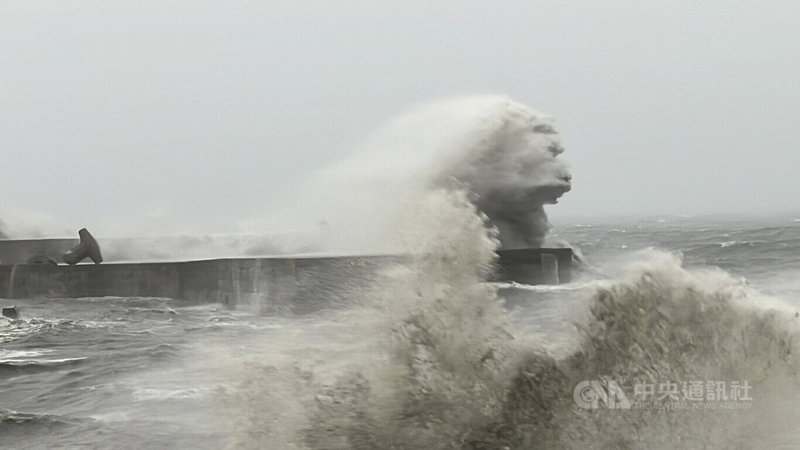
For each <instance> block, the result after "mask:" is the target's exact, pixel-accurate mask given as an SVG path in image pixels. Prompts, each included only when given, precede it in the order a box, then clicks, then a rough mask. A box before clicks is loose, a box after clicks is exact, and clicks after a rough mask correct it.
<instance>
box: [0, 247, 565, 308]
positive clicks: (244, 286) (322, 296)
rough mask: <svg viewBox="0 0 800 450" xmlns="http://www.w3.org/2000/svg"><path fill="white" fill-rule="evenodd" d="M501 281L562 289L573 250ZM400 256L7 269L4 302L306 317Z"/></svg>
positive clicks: (534, 257) (509, 269) (522, 255)
mask: <svg viewBox="0 0 800 450" xmlns="http://www.w3.org/2000/svg"><path fill="white" fill-rule="evenodd" d="M499 256H500V257H499V259H498V265H499V268H498V279H500V280H507V281H517V282H522V283H528V284H555V283H559V282H562V283H563V282H567V281H569V279H570V271H571V261H572V252H571V250H570V249H526V250H508V251H501V252H499ZM401 259H402V257H399V256H342V257H271V258H231V259H211V260H201V261H186V262H151V263H103V264H78V265H74V266H67V265H52V264H2V265H0V297H4V298H7V299H15V298H78V297H106V296H115V297H165V298H172V299H177V300H181V301H184V302H188V303H192V304H203V303H217V302H219V303H222V304H224V305H226V306H228V307H231V308H237V307H247V308H252V309H256V310H258V311H260V312H264V313H269V312H272V311H274V312H292V313H301V314H302V313H306V312H311V311H314V310H317V309H320V308H324V307H335V306H336V305H337V304H339V303H349V302H352V301H353V298H354V297H356V296H354V295H353V293H354V292H355V291H356V290H357V289H359V288H360V287H363V286H365V285H367V284H368V282H369V280H370V279H372V277H374V275H375V273H376V271H377V270H378V269H379V268H380V267H383V266H385V265H386V264H388V263H391V262H393V261H395V262H396V261H398V260H401Z"/></svg>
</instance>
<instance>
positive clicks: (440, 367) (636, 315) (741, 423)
mask: <svg viewBox="0 0 800 450" xmlns="http://www.w3.org/2000/svg"><path fill="white" fill-rule="evenodd" d="M421 205H423V206H421V207H420V209H419V210H418V212H420V214H419V218H420V219H419V220H417V221H416V224H417V225H418V227H417V228H416V229H415V230H414V233H413V235H414V236H415V239H414V240H412V242H413V244H410V248H411V250H412V251H411V257H410V259H409V260H408V261H407V262H405V263H403V264H398V265H396V266H394V267H392V268H390V269H388V270H387V271H386V272H385V273H384V274H383V276H382V278H381V279H380V280H379V281H378V282H376V284H375V285H374V286H373V287H372V288H370V289H367V290H366V291H365V292H364V293H362V294H361V295H363V296H364V298H365V302H364V307H363V309H362V310H361V311H360V312H355V311H350V312H349V313H348V314H344V315H342V316H341V317H340V319H339V320H352V323H351V326H352V329H353V333H356V334H358V333H364V335H365V336H369V335H370V333H372V334H373V339H374V341H375V345H373V346H370V347H369V349H368V351H364V352H363V353H360V354H359V355H358V357H357V358H356V361H355V362H354V363H353V364H352V365H351V367H350V368H346V369H345V368H342V369H341V371H340V372H339V373H338V375H337V374H331V373H326V374H318V373H316V371H315V368H314V367H313V366H314V364H309V363H308V362H303V361H301V360H297V361H293V362H291V363H289V364H287V365H286V366H285V367H280V366H277V365H272V366H271V367H270V368H268V369H267V368H262V369H261V370H260V371H251V372H248V374H249V375H248V376H249V378H248V381H247V382H246V386H247V387H246V398H247V400H246V402H247V404H248V405H250V406H249V407H247V408H241V409H239V410H238V412H239V414H240V424H241V425H240V429H239V430H238V432H237V433H236V437H235V439H236V441H235V444H236V446H242V447H247V446H253V447H256V446H258V445H265V444H266V443H274V442H277V441H274V440H273V439H274V438H276V437H280V439H281V441H280V442H281V443H283V442H291V443H292V445H293V446H295V447H297V448H504V447H507V448H643V447H644V448H674V447H676V446H678V447H684V448H724V447H731V446H733V447H736V446H738V447H739V448H742V447H743V448H748V447H754V446H758V447H760V446H762V445H763V444H764V443H767V444H769V445H791V444H793V443H796V442H800V435H798V432H797V431H796V430H797V427H796V426H795V425H794V424H793V423H792V420H791V417H793V416H794V415H795V414H796V413H797V412H798V409H800V408H798V406H797V399H798V395H797V392H800V391H798V388H800V361H799V360H798V358H797V355H798V350H800V349H798V348H797V342H798V341H797V339H798V326H797V320H798V319H797V318H796V317H795V314H794V311H793V310H791V309H790V308H788V307H786V306H785V305H783V303H781V302H780V301H778V300H775V299H770V298H767V297H765V296H763V295H761V294H759V293H758V292H756V291H754V290H752V289H751V288H749V287H748V286H747V284H746V283H745V282H743V280H741V279H737V278H734V277H731V276H730V275H728V274H726V273H724V272H722V271H721V270H713V269H693V270H687V269H685V268H683V267H682V262H681V260H680V258H679V257H678V256H677V255H674V254H668V253H664V252H659V251H650V252H647V253H644V254H641V255H639V256H637V258H636V259H637V262H635V263H632V264H630V265H629V267H628V268H627V270H626V271H625V273H624V274H623V275H620V277H619V278H618V279H615V280H606V281H601V282H599V283H595V284H592V285H591V286H590V287H589V288H587V289H585V291H584V295H585V296H586V299H585V300H586V302H585V303H579V304H580V305H588V308H587V311H586V317H587V318H586V320H584V321H582V322H580V323H577V324H576V325H577V327H576V333H577V335H576V339H575V341H576V342H577V343H576V344H575V346H574V348H569V349H566V350H565V351H562V352H559V353H553V354H548V353H547V351H546V350H545V348H546V347H547V346H546V345H545V344H546V342H537V341H536V339H541V337H540V336H537V337H536V338H534V339H532V338H531V336H528V335H526V333H525V332H524V331H522V330H519V329H515V327H514V326H513V325H511V323H510V320H509V317H508V316H507V314H506V313H505V312H504V310H503V309H502V307H501V304H500V300H499V299H498V297H497V294H496V292H495V290H494V288H493V287H492V286H491V285H490V284H487V283H485V280H486V277H487V275H488V274H489V273H490V272H491V267H492V264H493V261H494V259H493V258H494V256H493V250H494V248H495V245H496V240H495V239H494V236H495V235H494V233H495V231H493V230H492V229H491V228H488V229H487V228H486V227H485V224H484V220H483V219H482V217H481V216H480V215H479V214H478V213H477V211H476V210H475V209H474V207H473V206H472V205H471V204H470V203H468V202H467V196H466V194H464V193H463V192H452V191H451V192H446V191H442V192H436V193H433V194H431V196H429V197H426V198H425V199H423V201H422V203H421ZM423 211H424V213H423ZM370 299H371V300H370ZM368 301H371V302H372V305H371V306H369V305H368ZM531 301H535V298H532V299H531ZM365 329H368V330H369V332H365V331H364V330H365ZM590 380H601V381H604V382H607V381H614V382H615V383H618V384H619V386H620V388H621V390H622V391H623V392H624V393H626V394H627V396H628V397H629V399H630V400H631V403H632V404H630V405H629V408H625V409H607V408H605V407H603V405H602V404H601V405H600V407H599V408H597V409H584V408H582V407H580V406H579V405H578V404H577V403H576V400H575V397H574V389H575V388H576V386H578V385H579V384H580V383H583V382H586V381H590ZM697 380H700V381H703V382H704V383H705V382H707V381H715V382H716V381H723V382H726V383H729V384H730V383H732V382H734V381H736V382H741V383H744V382H747V383H749V385H750V386H751V387H752V390H751V391H750V392H749V395H750V397H751V399H750V400H748V401H749V402H750V404H749V405H748V408H746V409H745V408H740V409H736V408H728V407H725V406H724V404H723V406H719V407H718V405H715V404H714V402H707V401H704V402H703V404H704V405H706V406H705V407H704V409H698V408H694V407H691V408H655V407H654V408H643V407H642V406H641V404H637V403H636V402H635V396H634V393H635V391H634V389H635V385H636V384H651V385H653V386H656V387H658V386H660V385H661V384H666V383H673V384H675V385H677V386H683V383H684V382H687V383H688V382H693V381H697ZM679 392H680V391H679ZM656 394H658V391H656ZM273 398H277V399H278V400H277V401H276V400H273ZM651 400H655V399H652V398H651ZM287 402H288V403H287ZM709 404H710V405H711V406H708V405H709ZM254 405H255V406H254ZM245 424H247V425H245ZM276 424H280V426H277V425H276ZM278 429H279V430H280V432H277V431H275V430H278ZM287 430H291V431H290V432H289V431H287ZM274 433H277V434H274ZM281 445H283V444H281Z"/></svg>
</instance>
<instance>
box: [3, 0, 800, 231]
mask: <svg viewBox="0 0 800 450" xmlns="http://www.w3.org/2000/svg"><path fill="white" fill-rule="evenodd" d="M0 58H1V59H0V61H2V62H0V156H2V160H1V161H2V162H0V168H2V170H1V171H0V219H3V220H5V221H6V222H10V221H13V220H21V221H28V222H30V223H33V224H38V225H40V226H41V227H42V228H44V229H48V227H49V228H50V229H57V228H58V227H59V226H62V225H63V226H64V227H67V228H69V227H75V228H77V227H80V226H85V225H89V224H90V225H91V226H92V227H94V228H93V229H96V230H101V231H100V234H105V235H123V234H154V233H163V232H169V233H173V232H182V231H186V232H221V231H237V230H238V231H254V230H252V228H253V227H255V226H256V225H254V224H259V225H257V226H266V225H264V224H265V223H269V220H270V211H271V210H273V209H275V208H284V207H286V202H289V201H291V200H290V199H291V198H292V193H293V191H294V190H296V189H298V186H299V185H300V184H301V183H302V182H303V180H304V179H306V178H307V177H308V176H309V175H310V174H311V173H312V172H313V171H314V170H317V169H320V168H323V167H325V166H327V165H329V164H331V163H334V162H335V161H337V160H340V159H341V158H343V157H345V155H346V154H347V153H348V152H351V151H352V150H353V149H354V148H355V147H356V146H357V145H358V143H359V142H361V141H362V140H363V139H364V138H365V137H366V136H367V135H368V134H369V133H370V132H371V131H372V130H374V129H375V128H377V127H378V126H380V124H381V123H383V122H385V121H386V120H387V119H390V118H391V117H392V116H395V115H398V114H401V113H403V112H404V111H405V110H407V109H408V108H409V107H411V106H413V105H415V104H417V103H420V102H425V101H428V100H437V99H441V98H447V97H454V96H460V95H467V94H474V93H491V94H504V95H508V96H510V97H512V98H515V99H516V100H518V101H520V102H523V103H525V104H528V105H530V106H531V107H533V108H534V109H537V110H540V111H543V112H546V113H548V114H550V115H551V116H553V117H554V118H555V119H556V126H557V128H558V130H559V132H560V133H561V134H562V136H563V142H564V144H565V148H566V152H565V153H564V154H563V155H562V157H563V158H564V159H565V160H567V161H569V162H570V164H571V166H572V172H573V176H574V181H573V190H572V192H570V193H568V194H567V195H565V196H564V197H563V198H562V200H561V202H560V203H559V204H558V205H555V206H551V207H549V208H548V211H549V214H550V216H551V219H552V220H553V221H554V222H558V220H559V217H563V218H567V217H570V216H585V217H601V216H608V215H629V216H638V215H661V214H665V215H666V214H689V215H698V214H718V213H724V214H734V215H749V214H771V213H783V214H787V215H788V214H798V217H800V196H798V195H797V194H800V175H799V174H798V170H799V169H800V3H798V2H797V1H796V0H787V1H759V2H756V1H740V0H726V1H702V2H699V1H696V0H693V1H683V0H668V1H667V0H663V1H662V0H651V1H628V2H616V1H603V2H600V1H597V2H590V1H574V2H566V1H537V0H527V1H502V2H471V1H463V0H462V1H404V2H380V1H374V0H373V1H361V0H359V1H352V0H349V1H342V2H322V1H320V2H302V1H285V2H274V1H268V2H267V1H264V2H251V1H247V2H245V1H241V2H233V1H226V2H222V1H219V2H197V1H169V2H162V1H137V2H121V1H119V2H118V1H82V2H75V1H73V2H67V1H62V0H58V1H49V2H35V1H34V2H6V3H4V5H3V7H2V9H0ZM296 207H298V208H302V207H303V205H296ZM95 233H96V234H97V232H95Z"/></svg>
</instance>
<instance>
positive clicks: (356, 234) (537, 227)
mask: <svg viewBox="0 0 800 450" xmlns="http://www.w3.org/2000/svg"><path fill="white" fill-rule="evenodd" d="M563 150H564V149H563V147H562V145H561V142H560V139H559V135H558V133H556V131H555V129H554V127H553V123H552V120H551V119H550V118H548V117H547V116H545V115H543V114H541V113H538V112H536V111H534V110H532V109H530V108H529V107H527V106H525V105H523V104H520V103H518V102H515V101H513V100H511V99H509V98H506V97H501V96H473V97H466V98H458V99H454V100H447V101H441V102H434V103H430V104H426V105H422V106H419V107H417V108H414V109H412V110H411V111H410V112H408V113H406V114H404V115H402V116H400V117H398V118H396V119H394V120H391V121H390V122H388V123H387V124H386V125H385V126H383V127H382V128H381V129H379V130H378V131H377V132H375V133H374V134H372V135H371V136H370V137H369V138H368V139H367V141H366V142H365V143H364V145H363V146H362V147H361V148H360V149H359V151H357V152H356V153H355V154H354V155H352V157H350V158H349V159H347V160H345V161H343V162H340V163H339V164H336V165H334V166H332V167H330V168H328V169H326V170H323V171H322V172H320V173H318V174H317V175H316V176H315V177H314V178H313V180H312V181H311V182H310V183H309V186H308V188H307V190H306V195H305V200H304V201H303V202H302V204H304V205H307V207H306V208H305V209H306V210H307V211H310V212H313V214H314V215H313V216H311V217H310V218H309V219H313V220H319V219H320V218H323V219H325V221H326V223H330V224H331V228H330V229H329V230H328V234H327V235H326V236H325V238H326V239H328V242H327V243H323V246H325V244H327V246H328V247H333V248H339V249H350V250H356V251H357V250H365V247H366V249H367V250H371V249H376V250H389V249H397V247H398V243H397V241H396V240H395V238H396V230H397V228H398V227H397V224H398V222H399V221H402V220H403V214H406V213H407V210H405V209H404V208H399V207H398V204H400V203H403V202H405V201H408V200H409V199H414V198H418V197H419V196H424V195H425V194H424V193H425V192H428V191H430V190H432V189H438V188H447V189H453V188H457V189H462V188H466V190H467V191H468V192H469V193H470V198H471V200H472V202H473V203H474V204H475V205H476V206H477V207H478V209H479V210H480V211H481V212H483V213H485V214H486V215H487V216H488V217H489V219H490V222H491V224H492V225H494V226H496V227H497V228H498V229H499V232H500V234H499V239H500V242H501V245H502V247H503V248H519V247H539V246H541V245H542V244H543V242H544V239H545V236H546V234H547V231H548V230H549V228H550V224H549V222H548V219H547V215H546V214H545V211H544V205H546V204H551V203H556V202H557V201H558V199H559V197H560V196H561V195H563V194H564V193H565V192H567V191H569V190H570V188H571V179H572V177H571V175H570V172H569V168H568V166H567V165H566V163H565V162H564V161H563V160H562V159H560V158H559V157H558V156H559V155H560V154H561V153H562V152H563ZM412 201H413V200H412ZM401 211H402V212H401Z"/></svg>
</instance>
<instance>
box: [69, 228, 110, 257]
mask: <svg viewBox="0 0 800 450" xmlns="http://www.w3.org/2000/svg"><path fill="white" fill-rule="evenodd" d="M78 236H79V237H80V239H81V242H80V244H78V245H76V246H75V247H73V248H72V249H71V250H69V251H67V252H66V253H64V255H63V256H62V257H61V259H63V260H64V262H65V263H67V264H70V265H71V264H77V263H79V262H81V261H82V260H83V259H84V258H87V257H88V258H91V260H92V261H94V263H95V264H100V263H101V262H103V256H102V255H101V254H100V246H99V245H97V241H96V240H94V237H92V234H91V233H89V230H87V229H86V228H81V229H80V231H78Z"/></svg>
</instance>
